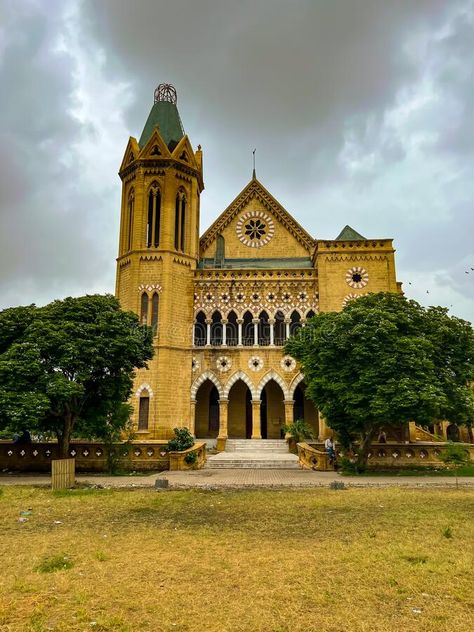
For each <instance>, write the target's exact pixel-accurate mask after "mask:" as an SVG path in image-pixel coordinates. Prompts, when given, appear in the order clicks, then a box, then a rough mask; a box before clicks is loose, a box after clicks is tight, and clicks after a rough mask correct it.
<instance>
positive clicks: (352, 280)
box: [346, 266, 369, 290]
mask: <svg viewBox="0 0 474 632" xmlns="http://www.w3.org/2000/svg"><path fill="white" fill-rule="evenodd" d="M368 282H369V274H368V272H367V270H365V269H364V268H361V267H360V266H354V267H353V268H350V270H348V271H347V272H346V283H347V284H348V285H350V286H351V287H352V288H354V289H356V290H360V289H361V288H363V287H365V286H366V285H367V283H368Z"/></svg>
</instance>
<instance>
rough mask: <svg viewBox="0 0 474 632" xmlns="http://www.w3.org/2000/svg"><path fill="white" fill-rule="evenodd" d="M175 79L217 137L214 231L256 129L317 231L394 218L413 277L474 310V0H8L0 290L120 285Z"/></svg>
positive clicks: (186, 105)
mask: <svg viewBox="0 0 474 632" xmlns="http://www.w3.org/2000/svg"><path fill="white" fill-rule="evenodd" d="M161 82H171V83H173V84H174V85H175V86H176V88H177V90H178V107H179V111H180V114H181V118H182V120H183V124H184V127H185V130H186V132H187V133H188V135H189V137H190V139H191V142H192V144H193V145H194V146H196V145H197V144H201V145H202V147H203V150H204V160H205V185H206V189H205V191H204V194H203V197H202V226H201V230H202V231H204V229H205V228H207V226H208V225H209V224H210V223H211V222H212V221H213V220H214V219H215V218H216V217H217V215H218V214H219V213H220V212H221V211H222V210H223V209H224V208H225V207H226V206H227V205H228V204H229V202H230V201H231V200H232V199H233V198H234V197H235V196H236V195H237V194H238V193H239V191H240V190H241V189H242V188H243V187H244V186H245V185H246V184H247V182H248V180H249V178H250V176H251V169H252V164H251V156H252V150H253V148H254V147H256V148H257V176H258V178H259V179H260V180H261V182H262V183H263V184H264V185H265V186H266V187H267V188H268V189H269V190H270V191H271V192H272V193H273V195H274V196H275V197H276V198H277V199H278V200H279V201H280V202H281V203H282V204H283V206H285V208H286V209H287V210H288V211H290V213H292V214H293V215H294V216H295V218H296V219H297V220H298V221H299V222H300V223H301V224H303V226H305V228H307V229H308V231H309V232H310V233H311V234H312V235H313V236H315V237H319V238H334V237H336V235H337V234H338V232H339V231H340V230H341V228H342V227H343V226H344V225H345V224H350V225H351V226H353V227H354V228H355V229H356V230H358V231H359V232H361V233H362V234H363V235H366V236H368V237H393V238H394V240H395V241H394V243H395V247H396V249H397V268H398V278H399V280H401V281H403V282H404V289H405V291H406V293H407V295H408V296H410V297H413V298H416V299H417V300H419V301H421V302H422V303H423V304H426V305H429V304H436V305H438V304H440V305H445V306H447V307H450V309H451V312H452V313H453V314H455V315H458V316H461V317H463V318H467V319H469V320H474V270H472V268H474V213H473V210H474V0H460V1H459V2H458V1H457V0H444V1H441V0H251V1H250V0H173V1H172V2H171V1H167V0H134V1H133V2H131V0H0V112H1V116H0V137H1V143H0V164H1V169H0V308H2V307H5V306H9V305H17V304H20V303H23V304H24V303H32V302H36V303H38V304H42V303H45V302H47V301H49V300H51V299H53V298H57V297H63V296H66V295H80V294H85V293H91V292H105V291H108V292H113V290H114V275H115V256H116V254H117V235H118V223H119V204H120V180H119V178H118V176H117V171H118V168H119V166H120V162H121V159H122V155H123V152H124V150H125V146H126V143H127V140H128V137H129V136H130V135H132V136H135V137H137V138H138V137H139V136H140V133H141V131H142V128H143V125H144V123H145V120H146V118H147V116H148V113H149V110H150V108H151V106H152V103H153V90H154V88H155V86H156V85H157V84H158V83H161ZM466 272H469V274H466Z"/></svg>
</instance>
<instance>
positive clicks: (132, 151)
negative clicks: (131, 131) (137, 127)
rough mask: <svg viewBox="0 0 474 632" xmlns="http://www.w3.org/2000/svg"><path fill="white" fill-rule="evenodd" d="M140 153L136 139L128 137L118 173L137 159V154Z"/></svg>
mask: <svg viewBox="0 0 474 632" xmlns="http://www.w3.org/2000/svg"><path fill="white" fill-rule="evenodd" d="M139 153H140V147H139V146H138V143H137V139H136V138H133V136H130V138H129V139H128V143H127V147H126V148H125V153H124V155H123V160H122V164H121V165H120V169H119V173H120V172H121V171H122V170H123V169H125V167H128V165H129V164H130V163H131V162H133V161H134V160H136V159H137V158H138V154H139Z"/></svg>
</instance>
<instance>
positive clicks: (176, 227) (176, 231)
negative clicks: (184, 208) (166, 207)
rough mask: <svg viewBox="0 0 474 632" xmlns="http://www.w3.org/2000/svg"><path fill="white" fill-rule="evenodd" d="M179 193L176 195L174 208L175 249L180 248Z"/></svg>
mask: <svg viewBox="0 0 474 632" xmlns="http://www.w3.org/2000/svg"><path fill="white" fill-rule="evenodd" d="M179 202H180V200H179V195H177V196H176V205H175V210H174V247H175V250H178V248H179V211H180V208H179Z"/></svg>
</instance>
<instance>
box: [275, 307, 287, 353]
mask: <svg viewBox="0 0 474 632" xmlns="http://www.w3.org/2000/svg"><path fill="white" fill-rule="evenodd" d="M274 327H275V344H276V345H277V346H281V345H283V344H285V339H286V334H285V314H284V313H283V312H282V311H280V310H278V312H277V313H276V314H275V325H274Z"/></svg>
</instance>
